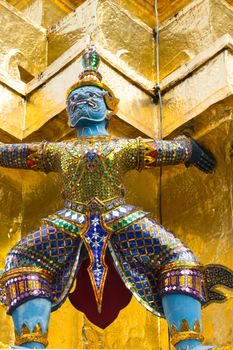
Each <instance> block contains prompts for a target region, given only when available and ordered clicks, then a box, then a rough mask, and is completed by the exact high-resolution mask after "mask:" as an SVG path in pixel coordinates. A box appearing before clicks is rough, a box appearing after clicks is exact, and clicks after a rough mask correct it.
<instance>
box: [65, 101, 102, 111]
mask: <svg viewBox="0 0 233 350" xmlns="http://www.w3.org/2000/svg"><path fill="white" fill-rule="evenodd" d="M83 104H88V105H89V106H91V107H92V108H96V107H97V104H96V103H95V102H93V101H91V100H83V99H79V100H77V101H75V102H73V103H72V105H71V111H72V112H74V110H75V108H76V107H77V106H79V105H83Z"/></svg>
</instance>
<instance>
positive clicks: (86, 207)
mask: <svg viewBox="0 0 233 350" xmlns="http://www.w3.org/2000/svg"><path fill="white" fill-rule="evenodd" d="M124 204H125V200H124V198H122V197H116V198H113V199H110V200H105V201H100V200H99V199H98V198H93V199H92V200H91V201H90V202H89V203H86V204H84V203H80V202H72V201H69V200H66V201H65V208H68V209H71V210H75V211H78V212H80V213H83V214H85V213H86V212H87V211H90V212H93V211H95V212H96V211H97V212H100V211H102V212H103V211H108V210H111V209H114V208H116V207H118V206H120V205H124Z"/></svg>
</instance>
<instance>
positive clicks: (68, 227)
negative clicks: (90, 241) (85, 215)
mask: <svg viewBox="0 0 233 350" xmlns="http://www.w3.org/2000/svg"><path fill="white" fill-rule="evenodd" d="M48 221H50V222H52V223H53V224H55V225H56V226H58V227H60V228H63V229H65V230H67V231H69V232H72V233H78V232H79V230H80V229H79V227H76V226H75V225H73V224H71V223H69V222H68V221H66V220H62V219H58V218H49V219H48Z"/></svg>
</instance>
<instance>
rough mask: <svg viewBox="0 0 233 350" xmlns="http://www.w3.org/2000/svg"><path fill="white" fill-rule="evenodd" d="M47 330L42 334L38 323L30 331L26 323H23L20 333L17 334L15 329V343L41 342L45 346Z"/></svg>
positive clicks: (46, 343)
mask: <svg viewBox="0 0 233 350" xmlns="http://www.w3.org/2000/svg"><path fill="white" fill-rule="evenodd" d="M47 337H48V335H47V332H46V333H45V334H43V332H42V328H41V325H40V324H39V323H38V324H37V325H36V326H35V328H34V329H33V331H32V332H30V330H29V328H28V327H27V326H26V325H23V327H22V329H21V334H18V332H17V330H16V329H15V345H19V346H20V345H23V344H25V343H31V342H36V343H41V344H43V345H44V347H46V346H47V345H48V340H47Z"/></svg>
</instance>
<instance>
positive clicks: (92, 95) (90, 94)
mask: <svg viewBox="0 0 233 350" xmlns="http://www.w3.org/2000/svg"><path fill="white" fill-rule="evenodd" d="M89 96H90V97H97V95H96V94H94V93H93V92H89Z"/></svg>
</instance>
